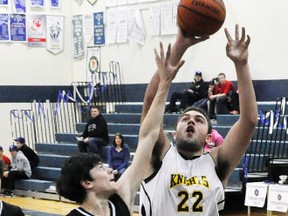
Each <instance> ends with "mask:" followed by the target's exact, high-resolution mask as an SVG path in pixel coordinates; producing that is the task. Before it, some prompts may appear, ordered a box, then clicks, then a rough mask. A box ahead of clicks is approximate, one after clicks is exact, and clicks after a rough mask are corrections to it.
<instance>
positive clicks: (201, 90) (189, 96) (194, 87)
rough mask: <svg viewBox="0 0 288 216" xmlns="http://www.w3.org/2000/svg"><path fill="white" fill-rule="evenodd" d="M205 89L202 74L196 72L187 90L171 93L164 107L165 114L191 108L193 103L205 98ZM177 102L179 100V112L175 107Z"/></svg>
mask: <svg viewBox="0 0 288 216" xmlns="http://www.w3.org/2000/svg"><path fill="white" fill-rule="evenodd" d="M207 89H208V86H207V84H206V83H205V82H204V80H203V78H202V72H201V71H196V72H195V75H194V81H193V82H192V84H191V86H190V87H189V88H188V89H185V90H184V91H182V92H173V93H172V95H171V97H170V102H169V105H167V107H166V112H168V113H172V112H178V111H181V110H184V109H185V108H186V107H187V106H192V105H193V104H194V103H195V102H197V101H199V100H201V99H203V98H207ZM177 100H180V107H179V108H180V110H178V109H177V107H176V101H177Z"/></svg>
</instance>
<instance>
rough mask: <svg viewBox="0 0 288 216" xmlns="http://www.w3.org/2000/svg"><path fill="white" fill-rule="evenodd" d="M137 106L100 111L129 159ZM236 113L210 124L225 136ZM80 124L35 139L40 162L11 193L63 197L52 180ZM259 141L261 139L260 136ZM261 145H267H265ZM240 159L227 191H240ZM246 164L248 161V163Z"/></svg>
mask: <svg viewBox="0 0 288 216" xmlns="http://www.w3.org/2000/svg"><path fill="white" fill-rule="evenodd" d="M274 106H275V102H274V104H273V103H270V102H267V103H258V107H259V110H260V109H261V110H269V109H274ZM141 109H142V105H141V104H122V105H116V106H115V113H103V116H104V118H105V119H106V120H107V123H108V129H109V136H110V143H112V140H113V137H114V134H115V133H116V132H121V133H122V134H123V135H124V137H125V142H126V143H127V144H128V145H129V147H130V150H131V152H132V157H131V159H133V152H135V150H136V147H137V141H138V132H139V128H140V118H141ZM177 117H178V114H165V116H164V127H165V130H166V132H167V133H170V132H171V131H173V130H174V129H175V124H176V121H177ZM238 117H239V115H218V116H217V124H216V125H213V127H214V128H216V129H217V130H218V132H220V134H222V136H223V137H225V136H226V134H227V132H228V131H229V129H230V127H231V126H232V125H233V124H234V123H235V122H236V121H237V119H238ZM84 126H85V123H78V124H77V125H76V131H75V132H74V133H57V134H55V137H56V142H57V143H36V144H35V150H36V151H37V152H38V154H39V158H40V164H39V166H38V167H37V168H36V169H35V170H34V172H33V176H32V178H31V179H28V180H19V181H17V182H16V190H15V194H18V195H23V196H32V197H37V198H44V199H53V200H63V198H61V197H59V196H58V195H57V194H56V191H55V180H56V179H57V178H58V177H59V176H60V170H61V166H62V164H63V163H64V160H65V159H66V158H67V157H68V156H69V155H73V154H76V153H78V147H77V143H76V138H75V137H76V136H79V135H80V134H81V133H82V131H83V130H84ZM265 130H268V128H261V127H257V128H256V130H255V133H254V136H253V139H252V141H253V140H254V142H255V140H257V139H259V133H264V131H265ZM283 136H285V135H283ZM285 137H286V136H285ZM285 137H284V138H285ZM268 138H269V137H268ZM262 142H264V141H263V140H262ZM281 143H282V144H283V145H285V146H287V147H286V148H288V141H287V140H284V141H283V139H282V141H281ZM105 149H106V152H107V149H108V147H105ZM265 149H268V147H267V148H265ZM256 153H261V154H256ZM106 154H107V153H106ZM265 154H266V153H265V151H264V150H263V148H260V147H259V146H258V147H257V148H256V149H255V146H253V148H252V147H249V148H248V150H247V153H246V157H247V155H252V156H253V155H254V157H258V158H260V159H262V160H265V158H266V156H267V155H265ZM261 157H262V158H261ZM252 158H253V157H252ZM250 160H251V159H250ZM244 163H245V160H244V157H243V160H242V161H241V162H240V164H239V165H238V166H237V168H236V169H235V170H234V172H233V173H232V175H231V176H230V178H229V181H228V185H227V187H226V189H225V190H226V192H227V193H229V192H241V191H242V189H243V173H244V172H245V170H243V164H244ZM250 166H252V165H251V164H250ZM253 166H254V165H253ZM246 172H247V171H246ZM246 174H247V173H246ZM260 176H262V177H264V178H267V172H262V173H261V174H260ZM258 177H259V175H258ZM138 201H139V200H138V196H137V197H136V200H135V204H136V205H138Z"/></svg>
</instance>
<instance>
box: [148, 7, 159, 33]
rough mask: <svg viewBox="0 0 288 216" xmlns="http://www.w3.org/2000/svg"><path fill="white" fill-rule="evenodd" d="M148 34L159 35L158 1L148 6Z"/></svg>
mask: <svg viewBox="0 0 288 216" xmlns="http://www.w3.org/2000/svg"><path fill="white" fill-rule="evenodd" d="M149 14H150V16H149V19H150V25H149V34H150V35H151V36H157V35H160V14H161V7H160V3H155V4H151V5H150V7H149Z"/></svg>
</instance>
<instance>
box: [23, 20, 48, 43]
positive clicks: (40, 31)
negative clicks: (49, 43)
mask: <svg viewBox="0 0 288 216" xmlns="http://www.w3.org/2000/svg"><path fill="white" fill-rule="evenodd" d="M27 40H28V45H29V46H41V47H43V46H46V16H45V15H27Z"/></svg>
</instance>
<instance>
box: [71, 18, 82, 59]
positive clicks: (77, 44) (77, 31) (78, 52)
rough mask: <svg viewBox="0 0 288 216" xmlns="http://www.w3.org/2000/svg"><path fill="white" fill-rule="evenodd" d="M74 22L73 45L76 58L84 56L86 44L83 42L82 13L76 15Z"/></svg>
mask: <svg viewBox="0 0 288 216" xmlns="http://www.w3.org/2000/svg"><path fill="white" fill-rule="evenodd" d="M72 23H73V42H74V44H73V46H74V52H73V57H74V59H80V58H82V57H84V44H83V22H82V15H74V16H73V18H72Z"/></svg>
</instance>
